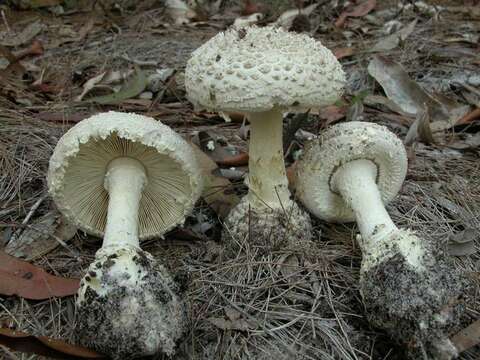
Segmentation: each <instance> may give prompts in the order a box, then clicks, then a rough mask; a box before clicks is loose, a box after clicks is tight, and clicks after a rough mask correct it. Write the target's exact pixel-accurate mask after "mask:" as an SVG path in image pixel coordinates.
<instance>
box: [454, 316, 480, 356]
mask: <svg viewBox="0 0 480 360" xmlns="http://www.w3.org/2000/svg"><path fill="white" fill-rule="evenodd" d="M452 343H453V345H455V347H456V348H457V351H458V353H461V352H463V351H465V350H468V349H470V348H471V347H473V346H475V345H478V344H479V343H480V320H477V321H475V322H474V323H473V324H471V325H470V326H468V327H466V328H465V329H463V330H461V331H460V332H459V333H458V334H456V335H454V336H453V337H452Z"/></svg>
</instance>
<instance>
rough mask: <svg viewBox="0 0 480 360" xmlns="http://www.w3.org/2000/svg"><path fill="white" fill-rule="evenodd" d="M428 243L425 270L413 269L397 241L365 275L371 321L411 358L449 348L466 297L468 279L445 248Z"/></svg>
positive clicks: (433, 355)
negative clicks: (438, 248) (455, 266)
mask: <svg viewBox="0 0 480 360" xmlns="http://www.w3.org/2000/svg"><path fill="white" fill-rule="evenodd" d="M400 236H401V235H400ZM424 246H425V253H424V255H423V261H422V262H423V265H424V269H423V270H422V271H419V270H418V269H414V268H413V267H412V266H411V265H410V264H409V263H408V262H407V261H406V259H405V258H404V256H403V255H402V254H401V252H400V251H399V250H398V249H397V248H396V245H395V241H392V246H391V253H392V254H395V255H393V256H388V257H387V258H386V259H385V260H384V261H382V262H381V263H379V264H378V265H376V266H374V267H372V268H369V269H368V270H366V271H365V272H363V273H361V276H360V291H361V293H362V295H363V300H364V303H365V307H366V309H365V310H366V316H367V318H368V319H369V321H370V323H371V324H372V325H375V326H377V327H379V328H382V329H384V330H386V331H387V333H388V334H389V335H390V337H391V338H392V339H397V341H398V342H399V343H404V344H406V345H407V352H408V355H409V357H410V358H412V359H431V358H437V357H436V356H437V352H438V351H439V350H440V349H441V348H442V350H443V351H445V347H447V348H448V347H449V341H448V336H449V331H451V330H452V329H454V328H455V326H456V325H458V323H459V321H460V316H461V314H462V312H463V311H464V308H465V305H464V304H463V302H462V301H461V296H462V295H461V294H462V293H464V291H465V287H466V281H465V279H464V278H463V277H461V276H460V274H459V272H458V271H457V270H455V269H454V268H453V267H452V265H451V264H450V263H448V262H447V259H446V257H445V254H444V253H443V252H442V251H440V250H437V249H434V247H433V245H431V244H424ZM452 350H454V349H452Z"/></svg>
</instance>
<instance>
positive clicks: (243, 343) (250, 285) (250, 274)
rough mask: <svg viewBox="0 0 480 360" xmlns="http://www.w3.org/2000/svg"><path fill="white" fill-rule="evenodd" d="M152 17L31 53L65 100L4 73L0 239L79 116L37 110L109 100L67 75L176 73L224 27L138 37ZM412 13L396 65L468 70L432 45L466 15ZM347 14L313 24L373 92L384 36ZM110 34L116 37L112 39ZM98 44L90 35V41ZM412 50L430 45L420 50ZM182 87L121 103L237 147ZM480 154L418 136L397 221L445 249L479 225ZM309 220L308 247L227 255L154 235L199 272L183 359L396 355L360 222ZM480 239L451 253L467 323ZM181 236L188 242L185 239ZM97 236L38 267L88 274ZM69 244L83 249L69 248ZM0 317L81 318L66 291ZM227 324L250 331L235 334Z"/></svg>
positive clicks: (479, 312) (476, 314)
mask: <svg viewBox="0 0 480 360" xmlns="http://www.w3.org/2000/svg"><path fill="white" fill-rule="evenodd" d="M157 15H158V14H156V13H154V12H150V13H148V12H147V13H145V14H143V15H142V16H140V17H139V19H140V20H139V21H137V22H135V21H134V19H130V24H131V25H128V24H126V23H121V22H120V19H114V22H115V24H116V25H117V26H119V28H120V29H121V34H118V33H115V32H114V30H112V28H104V29H101V31H97V32H95V33H94V34H92V35H91V36H90V37H89V38H88V41H86V42H82V43H80V44H78V43H72V44H69V45H67V46H64V47H62V48H60V49H59V50H52V51H49V52H47V53H46V54H45V55H44V56H43V57H42V58H40V59H39V60H37V62H36V64H37V65H39V66H42V67H45V68H46V69H47V70H48V71H47V78H49V79H51V80H55V78H56V77H57V78H58V79H60V80H59V81H61V82H62V83H64V84H66V85H65V90H64V91H63V92H62V93H60V94H58V95H55V96H45V95H43V94H38V93H33V92H32V91H30V90H29V89H28V87H27V86H26V85H24V84H23V83H22V84H19V83H15V82H10V83H8V84H7V85H6V86H5V89H7V90H9V91H14V92H15V94H16V95H15V96H10V95H9V96H5V97H4V98H2V97H1V96H0V169H1V173H0V234H3V238H5V239H8V237H9V235H10V234H11V232H12V230H16V227H15V226H16V225H17V224H19V223H22V222H25V218H26V217H27V218H28V221H27V223H31V222H34V221H35V219H36V218H38V217H39V216H40V215H42V214H44V213H46V212H47V211H49V210H50V209H52V208H53V204H52V203H51V201H50V199H49V198H48V197H47V198H45V200H44V201H42V202H41V203H40V205H39V207H38V208H36V209H35V211H33V212H32V207H33V206H34V204H36V203H37V202H38V200H39V199H41V198H42V197H44V196H45V195H46V184H45V174H46V169H47V167H48V158H49V156H50V154H51V152H52V150H53V147H54V146H55V144H56V142H57V139H58V138H59V137H60V136H61V134H62V133H63V132H64V131H66V129H68V127H69V126H70V125H71V124H66V123H65V124H63V123H53V122H46V121H43V120H38V119H36V114H37V112H41V111H54V112H66V113H67V112H68V113H70V114H71V113H75V112H79V111H82V112H88V113H92V112H95V111H101V110H104V109H105V108H97V107H93V106H84V105H82V107H73V106H74V104H72V102H71V101H72V99H73V98H74V95H76V94H78V92H79V84H78V83H75V82H74V81H73V80H72V74H73V73H74V72H75V71H76V70H79V69H82V68H83V67H84V66H85V65H92V66H93V67H94V71H92V73H91V74H90V73H88V74H89V75H95V74H98V73H99V72H101V71H104V70H105V69H119V68H125V67H127V66H128V65H129V63H128V61H125V60H122V59H121V58H119V57H118V56H121V55H123V54H125V53H126V54H128V55H129V56H130V57H131V58H135V59H139V60H143V61H152V60H156V61H159V64H160V65H159V66H175V67H176V68H178V69H179V70H181V69H182V67H183V65H184V63H185V60H186V58H187V57H188V55H189V52H190V51H191V50H193V49H194V48H195V47H196V46H198V45H199V44H200V43H202V42H203V41H205V40H206V39H207V38H208V37H209V36H211V35H212V34H213V33H214V32H215V31H217V30H216V29H214V28H206V29H202V28H195V29H187V30H185V29H173V30H171V32H165V33H163V34H156V35H154V34H147V35H145V34H144V33H140V32H145V31H147V30H148V29H145V24H146V21H145V19H155V16H157ZM336 15H337V14H336V13H335V12H331V10H330V9H328V8H327V10H326V11H320V10H319V11H318V12H316V14H315V16H314V18H315V21H318V22H327V23H331V22H332V19H334V17H335V16H336ZM413 17H415V16H414V15H411V14H410V15H409V14H403V15H401V16H400V17H399V18H398V19H400V20H401V21H403V22H408V21H410V20H412V19H413ZM418 17H419V18H420V20H421V21H420V22H419V25H417V27H418V31H417V32H416V33H414V34H412V37H411V38H410V41H409V42H407V43H405V44H404V45H403V46H401V47H400V48H397V49H395V50H393V51H391V52H389V53H388V54H387V55H389V56H392V57H393V58H396V59H397V60H398V61H400V62H401V63H402V64H403V65H404V66H405V68H407V69H408V70H409V72H410V73H411V75H412V77H414V78H418V79H420V76H419V75H422V76H423V79H426V80H425V85H427V86H429V85H431V84H432V83H434V82H435V81H434V79H436V78H438V77H444V78H448V77H449V76H451V75H452V74H453V73H455V72H458V71H462V66H466V67H472V66H473V65H472V64H465V62H466V61H467V60H468V59H467V60H465V59H464V58H458V57H457V58H451V59H449V60H448V61H443V60H438V58H436V57H434V56H432V54H434V53H435V51H434V50H435V49H434V46H432V43H431V41H430V39H432V38H435V39H438V38H441V37H442V36H447V35H448V34H449V33H450V32H449V29H454V28H455V27H458V26H459V25H460V24H463V23H464V22H465V21H464V19H461V18H455V17H449V18H447V19H444V22H443V23H442V24H439V23H436V22H434V21H431V20H429V19H428V18H427V17H425V16H424V15H418ZM55 21H57V22H58V21H61V20H58V19H56V20H55ZM352 22H353V24H354V26H353V29H354V30H352V31H351V34H350V35H349V36H350V37H351V38H350V39H347V38H346V37H345V36H343V35H342V33H341V32H326V31H325V32H323V33H322V31H323V30H322V27H320V28H319V33H320V34H319V36H320V37H321V38H322V40H324V42H325V43H326V44H327V45H328V46H330V47H341V46H345V45H348V44H349V43H350V42H353V44H354V46H355V47H356V49H357V54H356V55H355V56H354V57H352V58H349V59H346V60H344V61H343V63H344V65H345V68H346V70H347V72H348V74H349V92H348V93H347V96H346V98H351V97H353V96H354V95H357V94H358V92H359V91H370V92H372V91H373V90H374V89H375V86H376V85H375V84H374V82H373V80H372V79H371V78H369V77H368V76H367V73H366V66H367V65H368V59H369V56H370V54H369V53H368V52H367V51H366V50H367V49H368V48H369V47H370V46H371V45H372V44H373V43H375V41H376V40H378V38H380V37H382V36H383V35H381V34H380V33H379V32H378V30H379V27H378V26H374V25H371V24H369V25H368V26H370V27H371V30H372V33H371V34H369V35H368V36H367V35H365V34H364V33H363V32H362V30H361V29H360V27H359V26H356V25H365V22H364V20H363V19H353V20H352ZM319 25H321V24H320V23H319ZM113 28H114V29H115V27H113ZM117 30H118V29H117ZM109 37H113V38H112V39H113V40H108V41H106V40H105V39H107V38H109ZM54 38H55V37H54V36H53V34H51V36H50V37H49V39H50V40H52V39H54ZM352 39H353V40H352ZM92 42H96V43H95V44H94V45H92ZM417 49H428V51H425V52H417V51H416V50H417ZM117 55H118V56H117ZM434 59H436V60H435V61H434ZM452 65H454V66H452ZM476 69H477V70H478V67H477V68H476ZM85 76H86V75H85ZM432 79H433V80H432ZM2 86H3V85H2ZM440 90H442V89H440ZM442 91H443V93H444V94H445V95H449V96H451V97H452V98H454V99H456V100H458V101H464V100H463V98H462V97H461V96H460V94H459V92H458V91H455V92H454V91H453V90H452V89H445V88H443V90H442ZM5 93H7V92H6V91H4V92H3V93H2V94H5ZM8 93H9V94H11V93H10V92H8ZM179 94H180V95H179V98H176V97H175V96H171V98H169V99H166V100H165V101H164V102H169V101H170V102H175V103H179V104H180V106H181V107H170V108H168V106H169V104H165V103H162V104H160V105H159V108H156V109H146V108H142V107H132V106H127V105H122V106H119V107H117V108H116V109H117V110H129V111H137V112H141V113H146V114H152V115H155V114H157V113H161V112H162V111H165V109H169V113H168V115H166V116H165V118H164V117H159V119H160V120H162V121H165V122H166V123H168V124H173V125H172V126H175V128H176V129H177V130H179V131H181V132H182V133H192V132H193V131H195V130H200V129H201V130H206V129H214V130H215V131H216V132H222V133H223V134H225V136H226V137H227V138H228V139H229V140H230V139H231V141H232V142H238V139H234V138H233V137H234V134H235V130H236V129H235V128H234V127H232V126H230V127H229V128H222V127H219V126H217V125H212V123H209V122H208V120H206V119H203V120H201V121H200V120H199V119H197V118H192V117H191V110H190V109H189V108H188V105H187V102H186V100H185V98H183V96H182V92H181V91H180V92H179ZM12 97H13V98H17V99H18V98H19V97H22V98H26V99H28V100H29V101H30V102H31V103H32V105H31V106H22V105H19V104H16V103H15V102H13V101H12ZM363 116H364V117H365V119H366V120H368V121H376V122H381V123H384V124H387V125H388V126H390V127H391V128H392V130H394V131H395V132H397V133H398V134H399V135H400V136H404V135H405V133H406V130H407V129H406V127H404V126H403V125H399V124H398V123H393V122H388V121H387V120H385V118H384V117H383V116H382V114H380V115H379V114H378V113H373V112H369V111H366V112H365V113H364V114H363ZM478 156H479V153H478V150H476V151H471V152H458V151H452V150H449V149H448V148H442V147H435V146H426V145H422V144H417V147H416V149H415V158H414V159H413V161H411V164H410V169H409V174H408V178H407V180H406V182H405V185H404V187H403V189H402V191H401V193H400V194H399V196H398V197H397V198H396V199H395V201H393V202H392V204H390V205H389V212H390V213H391V215H392V217H393V219H394V221H395V222H396V223H397V224H398V225H399V226H402V227H410V228H413V229H414V230H416V231H417V232H418V233H419V234H420V235H421V236H423V237H424V238H426V239H428V240H429V241H435V242H438V243H439V244H440V245H441V246H443V245H445V244H446V242H447V241H448V239H449V238H450V237H451V236H452V234H455V233H459V232H460V231H462V230H464V229H474V230H476V231H477V232H478V234H480V176H479V171H480V169H479V168H480V162H479V161H478ZM211 220H212V221H214V222H215V221H217V220H216V219H211ZM315 226H316V230H317V231H318V233H319V234H320V235H319V236H318V239H316V241H315V242H314V244H313V245H312V247H311V248H308V249H295V250H290V251H289V250H284V251H278V252H273V253H271V254H268V255H261V254H257V253H255V252H254V251H252V250H248V251H243V252H241V253H239V254H238V256H237V258H235V259H231V260H223V259H222V256H221V243H220V244H219V243H218V242H216V241H214V240H219V239H211V240H209V241H206V242H200V241H196V242H192V243H191V244H188V246H178V244H179V242H178V241H177V242H174V244H168V243H161V242H157V241H155V242H153V241H151V242H148V243H146V244H145V246H144V248H145V250H147V251H150V252H152V253H153V254H154V255H155V256H156V257H157V258H159V259H164V261H165V263H166V264H167V265H168V266H169V267H170V268H171V269H172V271H173V272H174V273H177V272H179V273H188V274H190V277H191V281H190V282H189V285H188V289H187V292H186V300H187V302H188V304H189V305H190V314H191V324H192V326H191V329H190V332H189V333H188V334H187V336H186V337H185V341H184V342H183V343H182V344H181V345H180V352H179V355H178V356H177V358H178V359H187V358H194V356H195V358H198V359H253V358H258V359H268V358H278V359H290V358H293V355H292V353H293V352H295V353H299V354H302V356H299V358H301V359H362V360H363V359H365V360H367V359H371V360H376V359H383V358H386V359H401V358H402V355H401V349H399V348H398V347H396V345H395V344H394V343H393V342H392V341H391V340H389V339H388V338H386V337H385V336H384V335H383V334H382V333H381V332H380V331H376V330H375V329H372V328H370V327H369V325H368V324H367V323H366V321H365V317H364V314H363V304H362V299H361V297H360V294H359V293H358V278H359V266H360V260H361V253H360V250H359V249H358V248H357V246H356V243H355V234H356V228H355V226H354V225H351V224H346V225H334V224H328V223H324V222H321V221H315ZM217 227H219V225H217ZM1 230H3V233H2V231H1ZM216 233H218V231H217V232H216ZM478 239H480V236H479V237H477V238H476V239H475V241H476V248H477V252H476V253H475V254H473V255H470V256H464V257H456V258H453V260H454V262H455V264H456V266H457V267H459V268H460V269H462V270H463V272H464V273H465V274H466V275H467V276H469V277H470V278H471V279H472V287H471V289H470V291H469V293H468V294H465V301H466V304H467V307H468V310H467V313H466V314H465V319H464V324H465V325H466V324H468V323H470V322H471V321H473V320H476V319H479V318H480V297H479V295H480V294H479V290H480V278H479V277H478V273H479V271H480V256H479V253H478V249H479V246H480V243H479V241H480V240H478ZM0 241H2V240H1V239H0ZM181 244H182V245H185V242H181ZM99 245H100V240H99V239H94V238H90V237H88V236H85V235H83V234H77V235H76V237H75V238H74V239H73V240H72V241H70V242H69V243H68V246H69V248H70V251H69V250H66V249H65V248H63V247H58V248H57V249H56V250H54V251H52V252H50V253H48V254H47V255H45V256H42V257H41V258H39V259H37V260H36V261H35V263H36V264H37V265H39V266H41V267H43V268H45V269H48V270H50V271H51V272H52V273H56V274H60V275H63V276H77V277H78V276H82V274H83V271H84V270H85V269H86V268H87V266H88V264H89V263H90V262H91V261H92V259H93V254H94V252H95V250H96V249H97V248H98V246H99ZM72 250H73V251H75V252H78V253H79V254H80V256H79V257H78V258H77V257H74V256H73V255H72ZM0 324H2V326H12V327H15V328H17V329H19V330H25V331H27V332H30V333H33V334H41V335H49V336H54V337H60V338H63V339H66V340H71V339H72V333H73V329H74V326H75V307H74V302H73V299H72V298H67V299H52V300H46V301H27V300H24V299H19V298H16V297H10V298H5V297H2V298H0ZM232 326H233V327H234V328H235V327H236V328H240V329H242V330H234V329H232V330H228V327H232ZM2 356H3V357H5V358H24V359H35V358H38V357H35V356H29V355H21V354H19V353H9V351H8V350H7V349H6V348H3V347H0V357H2ZM479 357H480V349H479V348H475V349H472V350H471V351H469V352H466V353H465V354H463V355H462V358H463V359H468V360H473V359H478V358H479Z"/></svg>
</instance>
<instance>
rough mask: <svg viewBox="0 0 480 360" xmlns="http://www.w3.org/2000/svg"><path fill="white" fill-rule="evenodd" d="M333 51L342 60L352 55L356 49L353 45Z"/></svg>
mask: <svg viewBox="0 0 480 360" xmlns="http://www.w3.org/2000/svg"><path fill="white" fill-rule="evenodd" d="M332 52H333V55H335V57H336V58H337V59H339V60H340V59H342V58H345V57H349V56H352V55H353V54H354V52H355V51H354V49H353V48H352V47H342V48H337V49H333V50H332Z"/></svg>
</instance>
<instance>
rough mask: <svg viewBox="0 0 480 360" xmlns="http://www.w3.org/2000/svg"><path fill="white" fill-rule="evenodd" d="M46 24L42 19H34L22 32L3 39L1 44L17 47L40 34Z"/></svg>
mask: <svg viewBox="0 0 480 360" xmlns="http://www.w3.org/2000/svg"><path fill="white" fill-rule="evenodd" d="M45 28H46V26H45V25H44V24H42V22H41V21H40V20H37V21H34V22H32V23H30V24H29V25H27V26H26V27H25V28H24V29H23V30H22V31H21V32H20V33H18V34H16V35H14V36H10V37H8V38H5V39H2V40H1V44H2V45H4V46H8V47H16V46H20V45H23V44H26V43H28V42H30V41H32V40H33V38H35V37H36V36H37V35H38V34H40V33H41V32H42V31H43V30H44V29H45Z"/></svg>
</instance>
